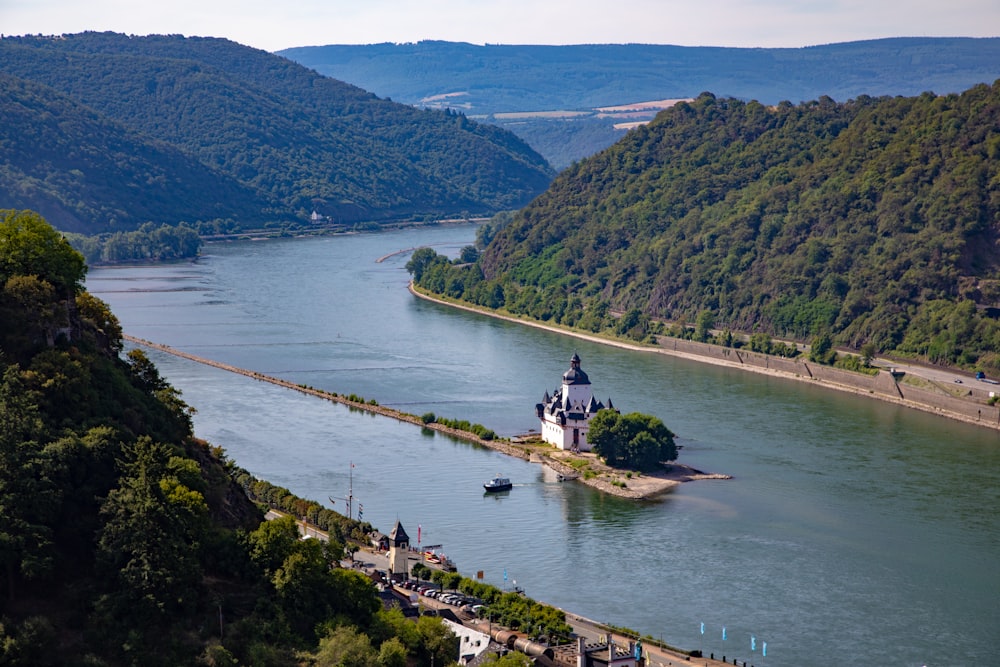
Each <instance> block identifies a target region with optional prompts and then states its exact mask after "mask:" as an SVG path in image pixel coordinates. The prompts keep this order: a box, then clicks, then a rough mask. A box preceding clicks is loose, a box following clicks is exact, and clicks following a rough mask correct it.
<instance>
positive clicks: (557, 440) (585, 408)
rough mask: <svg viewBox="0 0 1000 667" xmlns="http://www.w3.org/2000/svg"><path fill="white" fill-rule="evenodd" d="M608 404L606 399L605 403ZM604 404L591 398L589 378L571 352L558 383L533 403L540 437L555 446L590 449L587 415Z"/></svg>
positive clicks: (588, 419)
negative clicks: (565, 369) (552, 391)
mask: <svg viewBox="0 0 1000 667" xmlns="http://www.w3.org/2000/svg"><path fill="white" fill-rule="evenodd" d="M610 404H611V399H608V406H609V407H610ZM604 407H605V406H604V404H603V403H601V402H600V401H598V400H596V399H595V398H594V393H593V391H592V390H591V386H590V378H589V377H588V376H587V374H586V373H585V372H584V370H583V369H582V368H581V367H580V355H578V354H574V355H573V357H572V358H571V359H570V360H569V370H568V371H566V372H565V373H563V376H562V385H561V386H560V387H559V388H558V389H556V390H555V393H554V394H553V395H552V396H549V392H545V396H544V397H543V398H542V402H541V403H538V404H536V405H535V414H536V415H537V416H538V419H539V420H540V421H541V428H542V439H543V440H544V441H545V442H549V443H552V444H553V445H555V446H556V447H558V448H559V449H569V450H573V451H581V452H587V451H590V444H589V443H588V442H587V431H588V430H589V429H590V418H591V417H593V416H594V415H595V414H596V413H597V411H598V410H603V409H604Z"/></svg>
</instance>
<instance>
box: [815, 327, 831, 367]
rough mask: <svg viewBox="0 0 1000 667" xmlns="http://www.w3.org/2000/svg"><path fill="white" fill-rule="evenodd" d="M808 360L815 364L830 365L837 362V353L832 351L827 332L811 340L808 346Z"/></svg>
mask: <svg viewBox="0 0 1000 667" xmlns="http://www.w3.org/2000/svg"><path fill="white" fill-rule="evenodd" d="M809 359H810V360H812V361H815V362H816V363H817V364H832V363H833V362H834V361H836V360H837V351H836V350H834V349H833V339H832V338H831V337H830V334H829V333H828V332H823V333H821V334H820V335H818V336H816V337H815V338H813V340H812V343H811V344H810V346H809Z"/></svg>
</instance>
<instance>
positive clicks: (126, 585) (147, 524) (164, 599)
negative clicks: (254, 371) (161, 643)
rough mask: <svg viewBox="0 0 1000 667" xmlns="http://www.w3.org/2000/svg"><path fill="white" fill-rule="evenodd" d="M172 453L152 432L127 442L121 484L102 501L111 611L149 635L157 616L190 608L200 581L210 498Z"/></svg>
mask: <svg viewBox="0 0 1000 667" xmlns="http://www.w3.org/2000/svg"><path fill="white" fill-rule="evenodd" d="M172 454H173V452H172V451H171V448H170V447H168V446H167V445H164V444H160V443H155V442H153V441H152V440H151V439H150V438H148V437H146V436H143V437H140V438H139V439H138V440H137V441H136V442H134V443H132V444H131V445H128V446H127V447H126V455H127V460H126V461H125V463H124V470H123V475H122V477H121V478H120V481H119V484H118V487H117V488H115V489H113V490H112V491H111V493H109V494H108V497H107V499H106V500H105V501H104V504H103V505H102V507H101V515H102V517H103V518H104V520H105V523H104V526H103V528H102V529H101V531H100V538H99V549H100V556H101V560H102V565H103V568H104V570H105V571H106V572H107V573H108V575H109V577H110V578H111V579H112V580H113V581H116V582H117V584H116V585H115V586H114V590H115V591H116V593H115V596H116V597H117V601H116V600H112V601H111V602H112V605H111V609H110V610H109V611H111V613H112V614H113V615H114V616H115V617H117V619H118V620H119V622H122V623H125V624H126V625H127V626H128V627H131V628H133V629H135V630H138V631H139V632H140V633H141V634H143V635H144V636H145V637H146V638H147V639H152V638H153V637H154V635H151V634H150V633H155V628H156V626H157V624H158V623H161V622H164V621H166V620H167V619H170V618H177V617H178V616H179V615H181V614H184V613H189V612H190V611H191V609H192V608H193V606H194V604H195V602H196V600H197V598H198V594H199V591H200V588H201V581H202V569H201V564H200V558H199V549H200V546H201V542H202V540H203V539H204V530H205V528H206V524H205V518H206V514H207V506H206V504H205V500H204V497H203V496H202V495H201V494H200V493H198V492H197V491H194V490H193V489H190V488H187V487H186V486H184V485H183V484H182V483H181V482H180V480H179V479H178V478H177V477H176V476H175V475H173V474H172V473H171V471H170V465H169V464H170V458H171V455H172Z"/></svg>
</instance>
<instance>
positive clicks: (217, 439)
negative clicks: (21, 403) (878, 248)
mask: <svg viewBox="0 0 1000 667" xmlns="http://www.w3.org/2000/svg"><path fill="white" fill-rule="evenodd" d="M473 236H474V232H473V231H472V229H471V228H458V227H453V228H441V229H434V230H422V231H416V230H408V231H403V232H395V233H390V234H384V235H356V236H349V237H339V238H327V239H302V240H294V241H292V240H283V241H274V242H267V243H256V244H252V243H233V244H227V245H219V246H210V247H209V251H210V253H211V254H210V256H208V257H206V258H205V259H203V260H201V261H199V262H198V263H196V264H178V265H172V266H155V267H148V266H147V267H134V268H120V269H93V270H91V273H90V277H89V279H88V287H89V288H90V289H91V290H92V291H94V292H95V293H97V294H98V296H100V297H101V298H103V299H105V300H106V301H108V302H109V303H110V305H111V306H112V309H113V310H114V312H115V314H116V315H118V317H119V318H120V319H121V321H122V324H123V326H124V328H125V330H126V332H128V333H130V334H132V335H135V336H139V337H141V338H148V339H150V340H154V341H157V342H161V343H165V344H168V345H173V346H176V347H179V348H181V349H184V350H185V351H188V352H192V353H194V354H198V355H202V356H206V357H209V358H213V359H216V360H219V361H222V362H225V363H229V364H233V365H236V366H241V367H245V368H250V369H253V370H258V371H261V372H265V373H271V374H276V375H280V376H281V377H284V378H286V379H289V380H292V381H296V382H301V383H303V384H308V385H311V386H314V387H319V388H323V389H327V390H330V391H336V392H340V393H356V394H358V395H360V396H364V397H365V398H374V399H376V400H377V401H378V402H379V403H381V404H383V405H389V406H393V407H399V408H400V409H403V410H405V411H407V412H411V413H414V414H422V413H424V412H434V413H435V414H438V415H441V416H445V417H450V418H461V419H468V420H469V421H471V422H478V423H481V424H484V425H485V426H487V427H489V428H492V429H494V430H495V431H497V432H498V433H500V434H502V435H513V434H517V433H523V432H526V431H527V430H528V429H531V428H536V429H537V424H536V423H535V421H534V409H533V408H534V404H535V403H536V402H537V401H538V399H539V397H540V396H541V394H542V393H543V392H544V391H545V390H551V389H552V388H553V387H554V386H555V385H556V384H557V383H558V381H559V378H560V377H561V375H562V373H563V371H565V370H566V368H567V363H568V360H569V358H570V356H572V354H573V353H574V352H576V353H579V354H580V356H581V358H582V359H583V367H584V368H585V370H586V371H587V372H588V374H589V376H590V378H591V381H592V382H593V383H594V392H595V395H597V396H598V397H599V398H601V399H602V400H603V399H604V398H606V397H607V396H613V397H614V402H615V405H616V406H618V407H619V408H621V409H623V410H624V411H633V410H636V411H640V412H646V413H650V414H654V415H656V416H658V417H660V418H661V419H662V420H663V421H664V422H665V423H666V424H667V425H668V426H669V427H670V428H671V429H672V430H674V431H675V432H676V433H678V434H679V436H680V437H681V439H682V442H683V444H684V448H683V450H682V452H681V459H682V460H683V461H684V462H685V463H688V464H690V465H693V466H694V467H696V468H699V469H701V470H706V471H711V472H725V473H729V474H731V475H733V479H732V480H729V481H704V482H693V483H689V484H684V485H682V486H681V487H680V488H679V489H678V490H677V491H676V492H674V493H672V494H669V495H667V496H664V497H663V498H661V499H658V500H656V501H650V502H631V501H624V500H621V499H618V498H614V497H609V496H605V495H602V494H600V493H596V492H593V491H591V490H590V489H588V488H586V487H584V486H582V485H581V484H577V483H572V482H558V481H554V479H553V478H552V475H551V472H547V471H546V470H545V469H543V468H541V467H540V466H538V465H536V464H530V463H526V462H524V461H519V460H515V459H511V458H508V457H504V456H502V455H500V454H497V453H495V452H492V451H490V450H485V449H482V448H478V447H473V446H470V445H468V444H465V443H461V442H457V441H454V440H452V439H449V438H446V437H443V436H441V435H440V434H437V433H433V432H428V431H426V430H425V429H420V428H416V427H413V426H412V425H408V424H399V423H396V422H393V421H391V420H386V419H381V418H375V417H372V416H369V415H365V414H359V413H352V412H351V411H349V410H347V409H345V408H344V407H342V406H338V405H335V404H331V403H328V402H325V401H318V400H316V399H314V398H310V397H306V396H302V395H300V394H298V393H297V392H292V391H288V390H284V389H281V388H278V387H274V386H271V385H267V384H264V383H260V382H255V381H253V380H250V379H248V378H245V377H242V376H235V375H230V374H227V373H225V372H223V371H219V370H216V369H213V368H208V367H203V366H199V365H197V364H193V363H191V362H187V361H184V360H181V359H177V358H173V357H169V356H166V355H162V354H159V353H150V356H151V357H152V358H153V359H154V361H155V362H156V363H157V364H158V365H159V366H160V368H161V371H162V373H163V375H164V376H165V377H166V378H168V379H169V381H170V382H172V383H173V384H174V385H175V386H177V387H178V388H180V389H181V390H182V391H183V396H184V399H185V400H187V401H188V402H190V403H191V404H192V405H194V406H195V407H196V408H197V409H198V413H197V415H195V426H196V430H197V432H198V434H199V435H200V436H202V437H205V438H206V439H208V440H210V441H212V442H213V443H215V444H217V445H220V446H222V447H223V448H225V449H226V451H227V452H228V453H229V455H230V456H231V457H233V458H234V459H235V460H236V462H237V463H238V464H239V465H241V466H242V467H244V468H247V469H248V470H250V471H251V472H253V473H254V474H256V475H259V476H261V477H264V478H266V479H268V480H270V481H271V482H273V483H275V484H280V485H282V486H286V487H288V488H290V489H291V490H292V491H294V492H295V493H297V494H299V495H302V496H305V497H308V498H313V499H316V500H320V501H324V500H326V499H327V498H329V497H330V496H333V497H334V498H338V497H342V496H344V495H346V493H347V490H348V487H349V484H350V483H351V482H350V481H349V472H350V469H349V467H348V466H349V463H350V462H353V463H354V464H355V466H356V467H355V469H354V477H353V491H354V495H355V496H356V497H357V498H358V499H359V500H360V501H361V502H362V503H363V504H364V513H365V516H364V518H365V520H368V521H371V522H372V523H373V524H374V525H376V526H378V527H379V528H382V529H383V530H387V529H388V528H389V527H391V526H392V524H393V523H394V522H395V521H396V519H399V520H400V521H401V522H402V523H403V525H404V526H405V527H406V529H407V531H408V532H409V533H410V534H411V536H413V535H416V526H417V525H418V524H419V525H421V526H422V535H423V541H424V543H425V544H442V545H444V547H443V551H444V552H445V553H447V554H448V556H449V557H451V558H452V559H453V560H455V562H456V563H457V564H458V566H459V568H460V570H461V571H462V572H465V573H470V572H475V571H477V570H483V571H484V573H485V575H486V578H487V580H488V581H490V582H491V583H494V584H497V585H502V584H503V572H504V571H505V570H506V571H507V572H508V574H509V576H510V579H512V580H516V581H517V582H518V585H519V586H523V587H524V588H525V590H526V591H527V593H528V594H529V595H531V596H532V597H535V598H537V599H540V600H545V601H548V602H551V603H553V604H556V605H558V606H560V607H562V608H565V609H570V610H572V611H574V612H577V613H581V614H583V615H585V616H589V617H592V618H595V619H597V620H604V621H611V622H614V623H615V624H617V625H624V626H628V627H632V628H635V629H637V630H640V631H641V632H644V633H647V634H651V635H654V636H658V637H659V636H663V638H664V639H666V640H668V641H670V642H672V643H674V644H678V645H682V646H687V647H690V648H704V650H705V651H706V652H716V653H717V654H721V653H723V652H725V653H726V654H727V656H729V657H739V659H740V660H743V659H747V660H748V661H750V662H754V660H755V659H757V660H759V654H758V655H757V656H754V655H752V654H751V653H750V650H749V643H748V639H749V636H750V635H751V634H754V635H755V636H756V637H758V640H759V641H760V640H766V641H767V642H768V656H767V664H768V665H786V666H787V665H803V664H818V663H823V662H842V661H843V658H842V656H843V655H844V653H846V652H847V651H850V653H851V655H852V656H863V657H860V658H858V661H860V662H862V663H866V664H867V663H869V662H887V663H889V664H898V665H924V664H927V665H955V664H977V663H978V664H989V663H991V662H995V655H997V654H998V653H1000V613H998V604H997V600H998V594H1000V574H998V572H997V568H996V552H997V548H998V547H1000V525H998V524H1000V519H998V517H1000V442H998V440H1000V438H998V435H997V434H996V433H994V432H991V431H986V430H979V429H976V428H974V427H971V426H968V425H965V424H958V423H953V422H950V421H947V420H943V419H939V418H935V417H933V416H931V415H926V414H923V413H919V412H915V411H911V410H906V409H904V408H901V407H898V406H894V405H888V404H883V403H879V402H876V401H871V400H865V399H864V398H861V397H857V396H853V395H848V394H839V393H835V392H829V391H825V390H822V389H820V388H818V387H815V386H812V385H810V384H807V383H795V382H789V381H786V380H781V379H778V378H773V377H767V376H757V375H751V374H745V373H741V372H738V371H736V370H732V369H726V368H717V367H712V366H705V365H701V364H697V363H694V362H689V361H686V360H681V359H671V358H669V357H663V356H660V355H653V354H647V353H637V352H630V351H625V350H619V349H616V348H609V347H604V346H600V345H596V344H592V343H587V342H584V341H578V340H574V339H570V338H567V337H564V336H559V335H555V334H551V333H548V332H544V331H539V330H536V329H531V328H527V327H523V326H519V325H515V324H511V323H507V322H501V321H497V320H493V319H490V318H484V317H481V316H478V315H474V314H471V313H465V312H460V311H455V310H452V309H448V308H443V307H441V306H437V305H436V304H430V303H427V302H424V301H420V300H417V299H414V298H413V297H411V296H410V295H409V294H408V293H407V292H406V289H405V284H406V279H407V275H406V273H405V271H403V269H402V267H403V265H404V264H405V263H406V261H407V259H408V256H407V255H406V254H402V255H398V256H394V257H390V258H388V259H387V260H385V261H384V262H383V263H380V264H376V263H375V262H374V259H375V258H378V257H382V256H383V255H386V254H388V253H390V252H392V251H393V250H396V249H399V248H410V247H415V246H419V245H424V244H432V243H433V244H439V243H444V244H447V245H446V246H439V247H449V248H454V249H455V251H457V249H458V248H460V247H461V246H462V245H465V244H467V243H469V242H471V240H472V238H473ZM497 472H502V473H503V475H504V476H506V477H510V478H511V479H512V481H514V483H515V486H514V488H513V489H512V490H511V491H510V492H508V493H507V494H505V495H499V494H485V493H483V489H482V483H483V481H484V480H486V479H489V478H491V477H492V476H493V475H495V474H496V473H497ZM334 508H335V509H338V510H340V511H345V508H344V507H343V506H336V505H335V506H334ZM701 622H704V623H705V625H706V633H705V635H704V636H702V635H701V634H700V625H699V624H700V623H701ZM723 625H726V627H727V632H728V639H727V640H726V642H725V643H723V641H722V639H721V627H722V626H723ZM758 650H759V649H758ZM874 655H879V658H878V659H874V658H871V656H874Z"/></svg>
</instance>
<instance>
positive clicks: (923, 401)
mask: <svg viewBox="0 0 1000 667" xmlns="http://www.w3.org/2000/svg"><path fill="white" fill-rule="evenodd" d="M409 290H410V293H411V294H413V295H414V296H416V297H418V298H421V299H424V300H426V301H431V302H433V303H437V304H440V305H443V306H448V307H451V308H458V309H461V310H466V311H468V312H472V313H478V314H480V315H487V316H489V317H494V318H497V319H501V320H506V321H508V322H514V323H516V324H523V325H525V326H529V327H534V328H536V329H542V330H545V331H551V332H553V333H558V334H563V335H566V336H572V337H574V338H579V339H581V340H586V341H589V342H592V343H599V344H601V345H610V346H612V347H619V348H623V349H627V350H632V351H636V352H649V353H653V354H666V355H669V356H674V357H679V358H682V359H689V360H691V361H696V362H699V363H705V364H712V365H715V366H724V367H727V368H737V369H739V370H742V371H748V372H751V373H758V374H763V375H770V376H772V377H780V378H783V379H787V380H794V381H796V382H810V383H812V384H814V385H818V386H821V387H824V388H827V389H835V390H837V391H844V392H849V393H853V394H855V395H858V396H865V397H868V398H875V399H878V400H880V401H883V402H886V403H893V404H895V405H900V406H903V407H907V408H912V409H915V410H920V411H922V412H928V413H931V414H935V415H938V416H940V417H947V418H948V419H952V420H955V421H961V422H965V423H967V424H972V425H975V426H982V427H985V428H990V429H993V430H1000V406H998V405H990V404H988V402H987V399H988V398H989V388H982V387H979V386H975V385H974V386H969V385H967V384H961V383H962V380H961V379H960V378H958V377H956V378H955V379H954V380H953V381H949V382H948V383H946V384H947V385H949V386H948V387H947V389H952V388H954V387H958V386H960V387H961V388H962V392H963V393H962V394H961V395H960V396H957V395H955V394H954V393H951V392H948V391H946V390H945V389H944V388H942V387H941V382H940V379H938V378H935V377H933V376H932V375H930V374H928V376H927V377H924V376H922V375H920V372H919V368H918V367H916V366H907V369H908V371H909V372H910V373H911V375H914V376H916V377H917V380H916V382H914V383H905V382H899V381H898V378H897V377H896V376H894V375H893V373H892V372H891V371H890V370H889V369H882V370H880V371H879V373H878V375H876V376H869V375H864V374H861V373H852V372H851V371H846V370H843V369H839V368H833V367H830V366H822V365H819V364H814V363H807V362H805V361H802V360H793V359H785V358H782V357H773V356H771V355H765V354H762V353H758V352H750V351H747V350H738V349H735V348H727V347H723V346H720V345H713V344H710V343H699V342H696V341H688V340H682V339H677V338H671V337H666V336H664V337H661V338H660V340H659V341H658V342H659V344H658V345H642V344H638V343H630V342H627V341H622V340H616V339H611V338H606V337H603V336H597V335H593V334H587V333H584V332H581V331H575V330H572V329H568V328H564V327H560V326H554V325H551V324H545V323H542V322H537V321H534V320H529V319H523V318H519V317H514V316H512V315H505V314H502V313H499V312H496V311H494V310H490V309H486V308H480V307H475V306H469V305H467V304H465V303H460V302H457V301H455V300H453V299H449V298H446V297H440V296H438V295H431V294H428V293H426V292H424V291H421V290H419V289H417V288H416V286H415V285H414V284H413V282H412V281H411V282H410V285H409Z"/></svg>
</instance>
